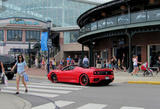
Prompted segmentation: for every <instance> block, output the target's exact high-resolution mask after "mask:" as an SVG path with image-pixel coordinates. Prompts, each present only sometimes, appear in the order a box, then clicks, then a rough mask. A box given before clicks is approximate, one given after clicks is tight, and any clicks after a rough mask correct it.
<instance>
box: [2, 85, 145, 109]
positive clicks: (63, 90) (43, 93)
mask: <svg viewBox="0 0 160 109" xmlns="http://www.w3.org/2000/svg"><path fill="white" fill-rule="evenodd" d="M27 86H28V90H29V92H27V93H25V91H24V90H25V88H24V86H23V85H22V84H20V88H19V89H20V94H24V95H34V96H40V97H45V98H51V99H52V98H55V97H58V96H60V95H65V94H69V93H72V92H73V91H78V90H82V89H84V88H87V87H85V86H79V85H74V84H61V83H57V84H53V83H49V82H39V83H36V82H30V83H28V85H27ZM1 91H2V92H7V93H15V92H16V84H9V85H8V86H7V87H4V88H3V89H2V90H1ZM54 102H55V104H54V103H52V102H50V103H46V104H43V105H40V106H36V107H32V109H56V106H57V107H59V108H60V109H66V107H69V109H107V108H110V107H109V106H110V104H99V103H92V102H90V103H87V102H86V103H85V102H83V103H82V104H79V103H78V102H75V101H72V100H59V99H58V100H55V101H54ZM72 105H74V106H76V107H72ZM119 109H144V108H143V107H128V106H122V107H120V108H119Z"/></svg>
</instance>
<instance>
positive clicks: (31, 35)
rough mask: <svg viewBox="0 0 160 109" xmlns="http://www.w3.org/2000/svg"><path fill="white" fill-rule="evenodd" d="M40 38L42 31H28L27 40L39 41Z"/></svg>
mask: <svg viewBox="0 0 160 109" xmlns="http://www.w3.org/2000/svg"><path fill="white" fill-rule="evenodd" d="M39 40H40V31H32V30H27V31H26V41H27V42H28V41H39Z"/></svg>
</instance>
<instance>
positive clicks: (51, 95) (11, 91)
mask: <svg viewBox="0 0 160 109" xmlns="http://www.w3.org/2000/svg"><path fill="white" fill-rule="evenodd" d="M1 91H2V92H8V93H16V91H13V90H6V89H2V90H1ZM20 93H22V94H26V95H35V96H41V97H50V98H54V97H57V96H59V95H57V94H46V93H45V94H44V93H34V92H27V93H25V92H20Z"/></svg>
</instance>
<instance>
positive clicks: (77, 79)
mask: <svg viewBox="0 0 160 109" xmlns="http://www.w3.org/2000/svg"><path fill="white" fill-rule="evenodd" d="M48 79H49V80H50V81H52V82H53V83H56V82H70V83H80V84H81V85H83V86H86V85H88V84H90V83H99V82H102V81H104V82H105V83H106V84H109V83H111V82H112V81H113V80H114V74H113V71H112V70H111V69H96V68H94V67H91V68H82V67H78V66H73V65H70V66H66V67H64V68H63V69H62V70H52V71H51V72H50V73H49V74H48Z"/></svg>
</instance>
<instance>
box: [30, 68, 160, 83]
mask: <svg viewBox="0 0 160 109" xmlns="http://www.w3.org/2000/svg"><path fill="white" fill-rule="evenodd" d="M27 73H28V75H29V76H30V77H37V78H44V79H47V70H42V69H38V68H30V69H29V71H28V72H27ZM153 74H154V76H153V77H144V76H143V75H142V72H139V73H138V76H137V77H136V76H131V74H130V73H128V72H123V71H118V72H117V73H114V75H115V80H114V83H122V82H125V83H134V84H158V85H160V73H158V75H156V73H155V72H154V73H153Z"/></svg>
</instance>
